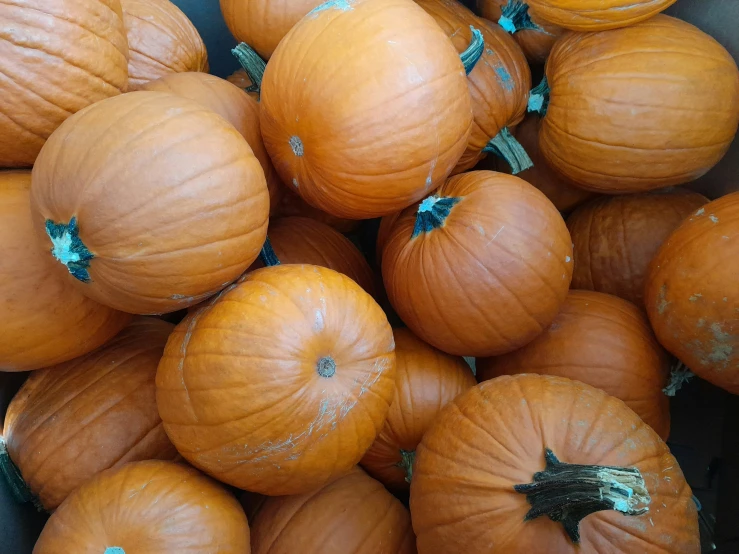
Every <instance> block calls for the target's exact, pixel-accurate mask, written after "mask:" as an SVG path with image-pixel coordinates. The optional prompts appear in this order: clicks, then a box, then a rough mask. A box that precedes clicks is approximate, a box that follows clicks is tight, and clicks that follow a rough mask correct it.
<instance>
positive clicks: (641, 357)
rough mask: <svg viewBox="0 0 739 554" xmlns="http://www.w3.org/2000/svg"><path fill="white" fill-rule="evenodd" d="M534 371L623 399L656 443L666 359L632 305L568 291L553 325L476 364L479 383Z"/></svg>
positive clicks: (664, 407)
mask: <svg viewBox="0 0 739 554" xmlns="http://www.w3.org/2000/svg"><path fill="white" fill-rule="evenodd" d="M518 373H538V374H541V375H557V376H560V377H567V378H569V379H576V380H577V381H582V382H583V383H587V384H588V385H592V386H593V387H596V388H599V389H602V390H604V391H605V392H607V393H608V394H610V395H611V396H615V397H616V398H620V399H621V400H623V401H624V403H625V404H626V405H627V406H628V407H629V408H631V409H632V410H634V412H636V413H637V414H638V415H639V417H641V418H642V419H643V420H644V422H645V423H646V424H647V425H650V426H651V427H652V429H654V430H655V431H656V432H657V434H658V435H659V436H660V437H661V438H662V440H667V436H668V435H669V434H670V406H669V402H668V399H667V396H666V395H665V393H663V392H662V390H663V389H664V388H665V387H666V385H667V379H668V376H669V374H670V358H669V356H668V355H667V352H665V351H664V350H663V348H662V347H661V346H660V344H659V343H658V342H657V339H656V338H655V337H654V333H653V332H652V329H651V327H649V321H648V320H647V318H646V316H645V315H644V314H643V313H642V312H641V311H640V310H639V309H638V308H637V307H636V306H634V305H633V304H631V303H630V302H626V301H625V300H622V299H620V298H616V297H615V296H611V295H609V294H603V293H600V292H591V291H585V290H573V291H570V294H569V295H568V296H567V300H566V301H565V303H564V305H563V306H562V310H561V311H560V312H559V314H558V315H557V317H556V318H555V320H554V323H552V325H550V326H549V328H548V329H547V330H546V331H544V332H543V333H542V334H541V335H539V336H538V337H536V338H535V339H534V340H533V341H532V342H530V343H529V344H527V345H526V346H524V347H523V348H520V349H519V350H516V351H515V352H511V353H510V354H506V355H504V356H498V357H496V358H484V359H478V360H477V378H478V380H479V381H486V380H488V379H494V378H495V377H500V376H501V375H515V374H518Z"/></svg>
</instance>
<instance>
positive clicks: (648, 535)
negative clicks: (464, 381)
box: [411, 375, 700, 554]
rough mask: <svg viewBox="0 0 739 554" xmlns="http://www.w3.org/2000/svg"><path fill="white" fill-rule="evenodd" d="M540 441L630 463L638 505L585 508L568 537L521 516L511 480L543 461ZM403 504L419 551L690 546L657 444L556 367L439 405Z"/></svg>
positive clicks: (572, 455)
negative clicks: (643, 508) (642, 490)
mask: <svg viewBox="0 0 739 554" xmlns="http://www.w3.org/2000/svg"><path fill="white" fill-rule="evenodd" d="M604 414H607V416H606V415H604ZM573 422H577V424H573ZM545 448H550V449H551V450H552V451H553V452H554V453H555V454H556V456H557V457H558V458H559V459H560V460H562V461H563V462H566V463H571V464H597V465H599V466H618V467H636V468H637V469H638V470H639V471H640V472H641V475H642V477H643V479H644V483H645V485H646V489H647V491H648V494H649V496H650V497H651V502H650V504H649V506H648V507H649V511H648V512H647V513H646V514H643V515H640V516H633V517H628V516H626V515H624V514H622V513H620V512H617V511H615V510H606V511H600V512H596V513H592V514H590V515H588V516H586V517H585V518H584V519H583V520H582V521H581V522H580V526H579V528H580V543H579V545H575V544H573V542H572V541H571V540H570V538H569V537H568V536H567V534H566V533H565V532H563V528H562V524H561V523H555V522H554V521H551V520H550V519H549V518H548V517H546V516H543V517H539V518H536V519H533V520H530V521H524V516H525V515H526V514H527V512H528V511H529V509H530V508H531V506H530V505H529V503H528V502H527V497H526V496H525V495H524V494H521V493H517V492H515V491H514V488H513V487H514V485H518V484H526V483H530V482H531V481H532V476H533V475H534V474H535V473H536V472H538V471H541V470H542V469H544V456H543V453H544V449H545ZM606 469H607V468H606ZM411 512H412V513H413V529H414V530H415V532H416V535H417V537H418V543H417V544H418V551H419V553H420V554H426V553H432V552H434V553H435V552H488V551H490V545H495V550H494V551H495V552H496V553H498V552H500V553H502V554H508V553H511V554H512V553H520V552H530V553H532V554H545V553H546V554H565V553H567V554H574V553H576V552H612V553H628V552H645V553H654V554H657V553H658V552H684V553H691V554H698V553H699V552H700V544H699V533H698V517H697V513H696V509H695V504H694V503H693V500H692V491H691V490H690V487H689V486H688V484H687V483H686V482H685V478H684V477H683V474H682V471H681V470H680V467H679V466H678V464H677V461H676V460H675V458H674V457H673V456H672V454H670V451H669V449H668V447H667V445H665V443H664V442H662V440H661V439H660V438H659V436H657V434H656V433H655V432H654V431H653V430H652V428H651V427H649V426H648V425H646V424H645V423H644V422H643V421H642V420H641V419H640V418H639V417H638V416H637V415H636V414H635V413H634V412H632V411H631V410H630V409H629V408H627V407H626V406H625V405H624V403H623V402H621V401H620V400H618V399H616V398H613V397H610V396H608V395H607V394H606V393H604V392H603V391H600V390H598V389H595V388H593V387H591V386H589V385H585V384H583V383H580V382H578V381H571V380H569V379H565V378H562V377H551V376H540V375H516V376H512V377H509V376H504V377H499V378H498V379H494V380H492V381H486V382H484V383H482V384H480V385H478V386H476V387H473V388H472V389H470V390H468V391H467V392H466V393H464V394H462V395H461V396H459V397H457V398H456V399H455V400H454V401H453V402H451V403H450V404H449V405H447V407H446V408H445V409H444V410H443V411H442V413H441V415H440V416H439V417H438V419H437V420H436V422H435V423H434V425H433V426H432V427H431V429H429V431H428V432H427V433H426V434H425V435H424V438H423V441H422V442H421V445H420V446H419V448H418V451H417V455H416V465H415V467H414V473H413V483H412V484H411Z"/></svg>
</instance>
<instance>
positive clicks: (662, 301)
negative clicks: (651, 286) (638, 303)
mask: <svg viewBox="0 0 739 554" xmlns="http://www.w3.org/2000/svg"><path fill="white" fill-rule="evenodd" d="M670 304H671V302H668V301H667V285H662V286H661V287H660V288H659V296H658V298H657V313H658V314H659V315H662V314H664V313H665V310H666V309H667V306H669V305H670Z"/></svg>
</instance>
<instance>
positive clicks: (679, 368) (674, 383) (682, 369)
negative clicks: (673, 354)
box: [662, 360, 695, 396]
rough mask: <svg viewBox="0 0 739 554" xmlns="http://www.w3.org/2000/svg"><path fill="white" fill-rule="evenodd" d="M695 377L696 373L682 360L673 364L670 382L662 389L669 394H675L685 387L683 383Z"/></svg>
mask: <svg viewBox="0 0 739 554" xmlns="http://www.w3.org/2000/svg"><path fill="white" fill-rule="evenodd" d="M693 377H695V373H693V372H692V371H690V370H689V369H688V367H687V366H686V365H685V364H684V363H682V362H681V361H680V360H678V361H677V363H676V364H675V365H674V366H672V369H671V370H670V382H669V383H667V386H666V387H665V388H663V389H662V392H663V393H665V394H666V395H667V396H675V394H676V393H677V391H679V390H680V389H681V388H683V385H684V384H685V383H687V382H688V381H690V380H691V379H692V378H693Z"/></svg>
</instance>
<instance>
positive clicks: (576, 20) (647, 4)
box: [526, 0, 677, 31]
mask: <svg viewBox="0 0 739 554" xmlns="http://www.w3.org/2000/svg"><path fill="white" fill-rule="evenodd" d="M676 1H677V0H576V1H575V2H573V1H572V0H526V2H527V3H528V5H529V6H530V7H531V9H532V10H534V12H535V13H536V14H537V15H538V16H540V17H541V18H542V19H544V20H546V21H549V22H551V23H554V24H555V25H559V26H560V27H564V28H565V29H572V30H574V31H603V30H606V29H617V28H619V27H626V26H628V25H634V24H635V23H639V22H640V21H644V20H645V19H649V18H651V17H653V16H655V15H656V14H658V13H659V12H661V11H663V10H665V9H666V8H667V7H669V6H671V5H672V4H674V3H675V2H676Z"/></svg>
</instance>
